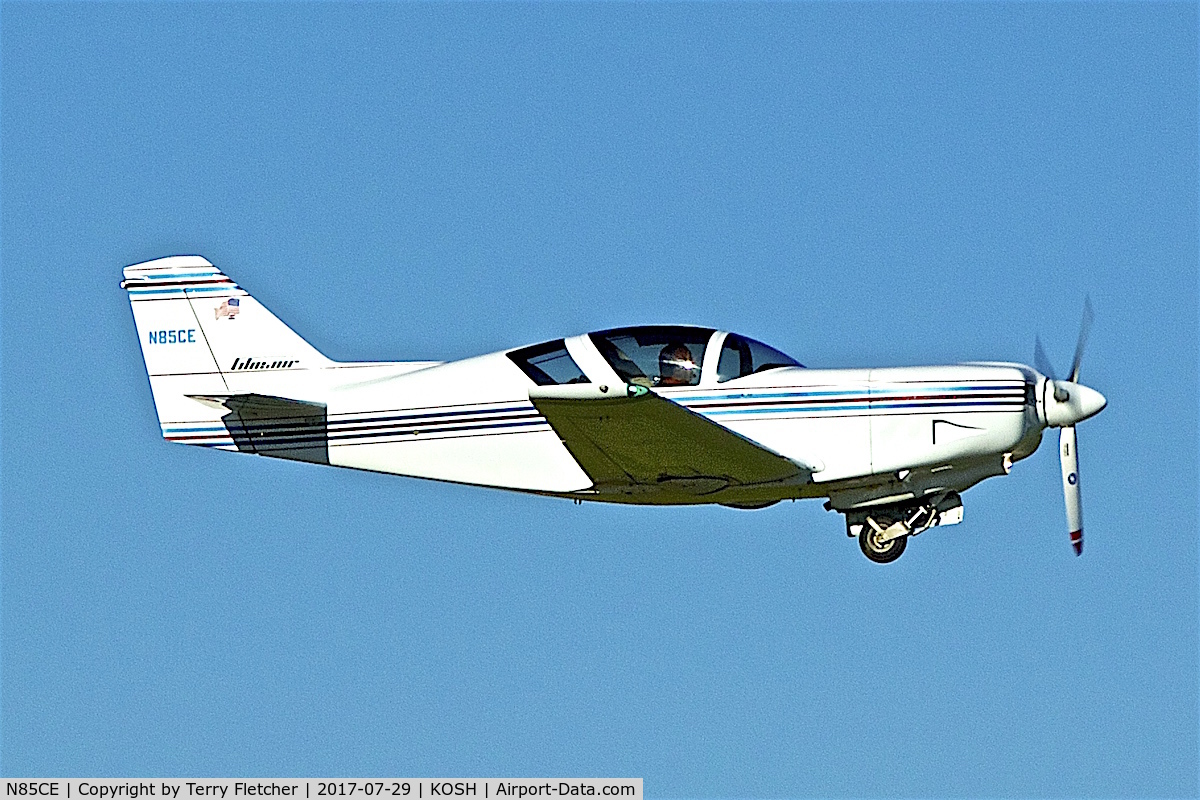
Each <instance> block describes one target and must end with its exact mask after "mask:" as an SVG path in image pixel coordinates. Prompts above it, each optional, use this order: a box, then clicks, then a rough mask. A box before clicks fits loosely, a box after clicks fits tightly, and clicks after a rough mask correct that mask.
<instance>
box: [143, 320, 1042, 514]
mask: <svg viewBox="0 0 1200 800" xmlns="http://www.w3.org/2000/svg"><path fill="white" fill-rule="evenodd" d="M727 336H731V334H727V333H725V332H722V331H716V332H712V333H711V334H708V337H707V338H708V341H707V343H706V344H705V351H706V352H705V354H704V355H702V356H700V357H699V358H697V359H696V361H695V364H696V369H697V370H698V373H699V374H698V379H697V380H695V385H680V386H673V385H653V386H651V387H650V388H651V390H652V391H654V392H655V393H657V394H659V395H661V396H662V397H664V398H667V399H669V400H671V401H673V402H675V403H678V404H679V405H681V406H683V407H684V408H686V409H688V410H690V411H692V412H695V413H696V414H699V415H701V416H703V417H705V418H706V419H708V420H710V421H712V422H714V423H717V424H719V425H721V426H724V427H726V428H728V429H729V430H732V431H734V432H735V433H737V434H739V435H740V436H742V437H744V438H746V439H748V440H750V441H752V442H754V443H757V444H759V445H761V446H762V447H765V448H767V449H769V450H771V451H773V452H775V453H778V454H779V455H781V456H784V457H785V458H789V459H793V460H795V461H796V462H798V463H800V464H804V465H809V466H810V467H811V468H812V472H811V480H803V481H800V480H797V481H792V482H783V483H778V484H773V485H758V486H727V487H718V488H716V489H714V488H713V487H712V486H704V487H700V488H696V487H681V486H680V485H679V484H677V483H674V484H672V483H664V484H663V485H653V486H636V487H633V486H625V487H603V486H597V485H595V484H594V483H593V481H592V480H591V478H589V476H588V475H587V474H586V473H585V472H584V471H583V469H581V468H580V466H579V464H578V463H577V462H576V460H575V459H574V458H572V456H571V454H570V453H569V452H568V451H567V449H566V447H565V446H564V445H563V442H562V441H561V440H560V438H559V436H558V434H557V433H556V432H555V431H554V429H553V428H552V427H551V426H550V424H549V423H548V422H547V420H546V419H545V418H544V417H543V416H542V415H541V414H540V413H539V412H538V410H537V408H535V406H534V404H533V403H532V402H531V401H530V397H529V394H530V389H531V388H532V387H534V386H535V384H534V382H533V381H531V379H530V377H529V375H528V374H527V373H526V372H525V371H523V370H522V369H521V368H519V366H518V364H517V363H516V362H515V360H514V358H513V357H512V354H513V353H514V352H519V351H520V349H518V351H513V350H505V351H499V352H495V353H490V354H487V355H482V356H478V357H474V358H468V359H464V360H460V361H453V362H446V363H437V362H421V363H412V362H402V363H379V364H330V365H327V366H323V367H321V368H319V369H295V368H272V367H271V362H268V363H266V364H265V366H264V367H263V368H261V369H244V368H243V369H237V370H230V371H228V372H226V373H225V375H224V380H225V382H226V384H227V385H228V390H229V391H231V392H234V393H253V392H265V390H264V387H265V386H268V385H269V387H270V392H269V393H270V394H282V395H284V396H287V397H294V398H297V399H300V400H308V401H311V402H314V403H320V404H322V405H323V406H324V407H325V409H326V415H327V418H326V422H325V424H326V427H327V430H326V437H327V442H328V463H329V464H331V465H335V466H341V467H349V468H354V469H365V470H373V471H378V472H386V473H392V474H396V475H405V476H411V477H419V478H429V479H434V480H442V481H453V482H458V483H466V484H474V485H480V486H489V487H495V488H502V489H510V490H518V491H524V492H534V493H539V494H550V495H557V496H568V497H573V498H577V499H584V500H599V501H608V502H627V503H642V504H685V503H686V504H693V503H723V504H728V505H735V506H739V505H740V506H744V507H756V506H761V505H765V504H768V503H770V502H774V501H778V500H781V499H788V498H801V497H830V498H831V499H832V501H833V503H834V505H835V506H836V507H839V508H841V507H852V506H854V505H856V504H859V503H861V502H865V501H870V500H872V499H878V498H879V497H881V496H884V495H882V494H881V493H886V494H887V496H892V495H894V496H897V497H900V496H902V495H904V494H905V493H906V492H908V493H910V494H909V496H911V493H912V492H916V493H918V494H919V493H920V492H922V491H926V490H927V489H928V487H930V486H938V487H943V486H944V487H947V488H952V489H954V490H957V491H961V490H962V489H965V488H967V487H968V486H970V485H973V484H974V483H977V482H978V481H979V480H982V479H983V478H985V477H988V476H991V475H999V474H1003V473H1004V472H1006V471H1007V470H1008V468H1009V467H1010V466H1011V464H1012V463H1013V462H1014V461H1016V460H1019V459H1020V458H1023V457H1025V456H1027V455H1029V454H1030V453H1032V452H1033V451H1034V450H1035V449H1036V448H1037V445H1038V443H1039V442H1040V438H1041V431H1042V428H1043V422H1042V420H1041V419H1039V412H1038V408H1037V403H1036V397H1037V392H1038V382H1039V380H1042V378H1041V376H1040V375H1038V373H1036V372H1035V371H1034V370H1032V369H1030V368H1028V367H1025V366H1021V365H1010V364H1004V365H994V364H967V365H953V366H934V367H902V368H886V369H844V370H823V369H807V368H804V367H800V366H777V367H772V368H767V369H764V370H762V371H758V372H753V373H751V374H747V375H741V376H737V377H733V378H729V377H728V376H724V378H722V376H720V375H719V374H718V365H719V364H720V363H721V362H720V354H721V352H722V346H723V344H724V343H725V339H726V337H727ZM562 346H563V348H564V349H565V350H566V351H567V353H569V355H570V357H571V360H572V361H573V362H574V363H575V364H576V365H577V366H578V370H579V372H580V373H582V375H583V376H585V377H586V380H587V381H589V382H590V383H592V384H597V385H614V386H619V385H623V384H624V383H625V382H626V381H627V380H628V375H620V374H618V373H617V372H616V371H615V370H614V367H613V365H612V364H611V363H610V360H609V359H606V358H605V356H604V354H603V353H602V352H601V351H600V349H599V348H598V347H597V346H596V344H595V341H594V339H593V338H592V337H589V336H588V335H582V336H575V337H571V338H568V339H565V340H562ZM252 363H253V362H252ZM577 380H578V378H577ZM289 384H290V385H289ZM220 413H224V410H221V412H220ZM213 414H214V415H217V412H215V411H214V412H213ZM164 428H166V426H165V425H164ZM164 434H165V435H166V436H167V438H172V439H175V440H177V441H187V442H188V443H192V444H204V445H208V446H213V447H224V448H227V449H236V445H235V442H234V441H233V439H232V438H231V437H230V435H229V433H228V431H227V430H226V428H225V427H224V426H223V425H222V423H221V422H220V419H219V415H218V416H214V418H213V419H209V420H204V421H196V422H194V423H183V422H176V423H173V424H172V425H171V430H170V431H167V430H165V429H164ZM266 435H267V436H270V435H271V434H270V433H269V432H268V433H267V434H266ZM279 435H280V436H285V435H291V436H294V435H295V432H294V431H290V432H284V433H280V434H279Z"/></svg>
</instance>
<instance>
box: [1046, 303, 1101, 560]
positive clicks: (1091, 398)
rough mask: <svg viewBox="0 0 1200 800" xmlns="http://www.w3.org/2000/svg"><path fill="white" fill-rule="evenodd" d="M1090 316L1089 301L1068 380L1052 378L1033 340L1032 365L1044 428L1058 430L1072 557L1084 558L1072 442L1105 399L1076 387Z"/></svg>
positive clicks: (1076, 459)
mask: <svg viewBox="0 0 1200 800" xmlns="http://www.w3.org/2000/svg"><path fill="white" fill-rule="evenodd" d="M1094 318H1095V314H1094V313H1093V312H1092V303H1091V300H1090V299H1085V300H1084V303H1083V320H1082V321H1081V322H1080V325H1079V339H1078V341H1077V342H1076V343H1075V358H1074V360H1073V361H1072V362H1071V373H1070V377H1069V378H1068V379H1067V380H1065V381H1063V380H1058V379H1057V378H1056V377H1055V372H1054V366H1053V365H1052V364H1051V363H1050V359H1049V358H1047V356H1046V350H1045V348H1043V347H1042V340H1041V338H1040V337H1039V338H1036V339H1035V340H1034V347H1033V362H1034V366H1035V367H1037V370H1038V371H1039V372H1041V373H1042V374H1043V375H1045V376H1046V379H1047V383H1048V384H1049V386H1048V388H1050V387H1052V388H1053V392H1052V393H1050V397H1044V398H1043V403H1044V406H1043V408H1044V409H1045V418H1046V424H1047V425H1050V426H1052V427H1057V428H1059V433H1058V457H1059V461H1060V463H1061V465H1062V482H1063V500H1064V501H1065V503H1066V507H1067V533H1069V534H1070V536H1071V546H1072V547H1073V548H1074V549H1075V555H1077V556H1078V555H1082V554H1083V503H1082V500H1081V498H1080V491H1079V450H1078V447H1077V444H1076V439H1075V424H1076V423H1077V422H1082V421H1083V420H1085V419H1087V418H1088V417H1091V416H1093V415H1095V414H1098V413H1100V411H1101V410H1102V409H1103V408H1104V406H1105V405H1107V403H1108V401H1107V400H1105V399H1104V395H1102V394H1100V393H1099V392H1097V391H1096V390H1095V389H1091V388H1089V387H1087V386H1084V385H1083V384H1081V383H1079V382H1078V381H1079V365H1080V362H1081V361H1082V360H1083V351H1084V348H1085V347H1086V346H1087V340H1088V335H1089V334H1090V333H1091V329H1092V320H1093V319H1094Z"/></svg>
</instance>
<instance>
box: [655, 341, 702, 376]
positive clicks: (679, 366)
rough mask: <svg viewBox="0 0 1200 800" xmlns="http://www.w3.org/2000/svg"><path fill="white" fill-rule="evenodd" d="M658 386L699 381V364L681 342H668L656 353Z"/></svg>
mask: <svg viewBox="0 0 1200 800" xmlns="http://www.w3.org/2000/svg"><path fill="white" fill-rule="evenodd" d="M658 375H659V379H658V385H659V386H690V385H691V384H694V383H699V382H700V365H699V364H697V363H696V362H695V361H692V351H691V350H688V349H687V347H686V346H685V345H682V344H668V345H667V346H666V347H664V348H663V349H662V351H661V352H660V353H659V354H658Z"/></svg>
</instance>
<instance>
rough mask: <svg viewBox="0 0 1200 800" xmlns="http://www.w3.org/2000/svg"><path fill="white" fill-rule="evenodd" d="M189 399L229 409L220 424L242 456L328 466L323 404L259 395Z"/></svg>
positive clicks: (326, 423) (326, 420) (212, 396)
mask: <svg viewBox="0 0 1200 800" xmlns="http://www.w3.org/2000/svg"><path fill="white" fill-rule="evenodd" d="M189 397H191V399H193V400H198V401H200V402H201V403H204V404H205V405H207V406H216V407H222V408H225V409H228V413H226V414H225V415H224V416H222V417H221V422H222V423H223V424H224V425H225V427H226V429H227V430H228V431H229V435H230V436H231V437H232V438H233V442H234V444H235V445H237V449H238V450H239V451H241V452H243V453H255V454H257V455H260V456H271V457H273V458H286V459H290V460H292V461H308V462H311V463H314V464H328V463H329V417H328V414H327V413H326V409H325V406H324V404H321V403H305V402H302V401H300V400H289V399H287V398H285V397H270V396H268V395H262V394H235V395H225V396H220V395H189Z"/></svg>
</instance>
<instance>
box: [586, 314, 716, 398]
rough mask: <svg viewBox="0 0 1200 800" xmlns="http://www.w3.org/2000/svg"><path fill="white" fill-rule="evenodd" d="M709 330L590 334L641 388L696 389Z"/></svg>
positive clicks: (658, 328)
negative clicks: (681, 387) (673, 387)
mask: <svg viewBox="0 0 1200 800" xmlns="http://www.w3.org/2000/svg"><path fill="white" fill-rule="evenodd" d="M712 334H713V332H712V330H711V329H709V328H693V327H690V326H685V325H642V326H639V327H636V328H613V329H612V330H607V331H597V332H596V333H591V334H588V336H589V337H591V340H592V343H593V344H595V345H596V349H597V350H599V351H600V354H601V355H602V356H604V358H605V359H606V360H607V361H608V363H609V366H611V367H612V368H613V371H615V372H616V373H617V374H618V375H620V376H621V379H622V380H624V381H625V382H626V383H632V384H635V385H638V386H695V385H696V384H698V383H699V382H700V367H701V365H702V364H703V363H704V348H705V347H707V346H708V340H709V337H711V336H712Z"/></svg>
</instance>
